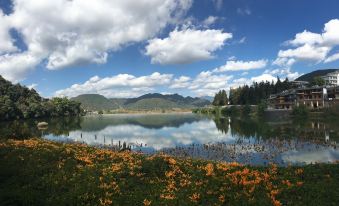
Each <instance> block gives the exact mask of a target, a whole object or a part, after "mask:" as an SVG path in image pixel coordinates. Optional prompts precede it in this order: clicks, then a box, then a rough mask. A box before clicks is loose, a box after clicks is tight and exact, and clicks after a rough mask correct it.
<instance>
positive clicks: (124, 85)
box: [55, 72, 173, 97]
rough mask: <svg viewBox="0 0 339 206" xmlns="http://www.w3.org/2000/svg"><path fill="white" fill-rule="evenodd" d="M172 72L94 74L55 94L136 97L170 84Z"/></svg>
mask: <svg viewBox="0 0 339 206" xmlns="http://www.w3.org/2000/svg"><path fill="white" fill-rule="evenodd" d="M172 77H173V75H172V74H160V73H158V72H154V73H153V74H151V75H148V76H140V77H136V76H133V75H130V74H118V75H116V76H112V77H105V78H100V77H98V76H94V77H92V78H90V79H89V80H88V81H86V82H84V83H82V84H73V85H72V86H71V87H69V88H66V89H62V90H58V91H56V92H55V96H67V97H74V96H77V95H80V94H101V95H104V96H106V97H135V96H139V95H142V94H144V93H146V92H150V91H153V90H154V87H156V86H163V85H168V84H170V83H171V81H172Z"/></svg>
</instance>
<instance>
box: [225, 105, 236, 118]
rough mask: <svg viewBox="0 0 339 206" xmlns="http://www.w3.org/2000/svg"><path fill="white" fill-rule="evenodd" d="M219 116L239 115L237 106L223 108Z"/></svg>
mask: <svg viewBox="0 0 339 206" xmlns="http://www.w3.org/2000/svg"><path fill="white" fill-rule="evenodd" d="M221 114H222V115H224V116H236V115H239V109H238V107H237V106H231V107H224V108H222V110H221Z"/></svg>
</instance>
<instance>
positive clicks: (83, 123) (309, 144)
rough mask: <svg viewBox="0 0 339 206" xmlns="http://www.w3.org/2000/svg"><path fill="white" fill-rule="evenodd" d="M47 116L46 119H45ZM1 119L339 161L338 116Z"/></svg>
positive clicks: (12, 130)
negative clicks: (327, 119) (286, 118)
mask: <svg viewBox="0 0 339 206" xmlns="http://www.w3.org/2000/svg"><path fill="white" fill-rule="evenodd" d="M39 121H41V120H39ZM44 121H47V122H48V123H49V127H48V128H47V129H46V130H45V131H39V130H38V129H37V127H36V123H37V122H38V121H32V120H31V121H14V122H6V123H0V126H1V127H0V134H1V137H2V138H13V137H17V138H27V137H43V138H47V139H51V140H55V141H67V142H83V143H87V144H90V145H96V146H105V147H113V146H114V148H116V146H117V145H122V144H123V143H127V145H128V146H130V147H131V148H132V149H133V150H137V151H142V152H145V153H156V152H165V153H168V154H171V155H176V156H183V157H193V158H205V159H213V160H223V161H238V162H242V163H248V164H267V163H268V162H275V163H278V164H282V165H284V164H304V163H306V164H308V163H312V162H313V163H314V162H332V161H337V160H339V150H338V149H337V145H336V144H337V141H338V139H339V130H338V128H337V125H336V122H335V121H330V122H324V121H323V120H294V121H292V120H289V121H285V122H265V121H255V120H251V119H246V120H243V119H237V118H234V119H230V118H214V117H207V116H201V115H195V114H152V115H103V116H86V117H81V118H66V119H50V120H44Z"/></svg>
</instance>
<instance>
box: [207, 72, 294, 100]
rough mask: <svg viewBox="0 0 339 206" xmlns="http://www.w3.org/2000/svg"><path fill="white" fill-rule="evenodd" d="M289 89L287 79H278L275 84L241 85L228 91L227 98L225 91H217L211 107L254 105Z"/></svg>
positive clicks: (289, 83)
mask: <svg viewBox="0 0 339 206" xmlns="http://www.w3.org/2000/svg"><path fill="white" fill-rule="evenodd" d="M291 88H292V84H291V82H290V81H289V80H288V79H287V78H286V79H285V80H284V81H281V80H280V79H279V78H278V79H277V81H276V82H273V81H272V82H268V81H266V82H264V81H262V82H260V83H257V82H253V84H252V85H250V86H248V85H243V86H239V87H238V88H233V89H230V93H229V96H228V97H227V94H226V91H225V90H221V91H219V92H218V93H217V94H215V97H214V100H213V105H215V106H223V105H227V102H229V104H231V105H246V104H250V105H256V104H260V103H261V102H262V101H264V100H266V99H268V98H269V96H270V95H271V94H277V93H280V92H282V91H285V90H288V89H291Z"/></svg>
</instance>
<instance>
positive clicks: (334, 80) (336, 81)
mask: <svg viewBox="0 0 339 206" xmlns="http://www.w3.org/2000/svg"><path fill="white" fill-rule="evenodd" d="M321 78H323V79H324V80H325V84H326V85H331V86H339V69H338V70H337V71H334V72H330V73H328V74H326V75H324V76H322V77H321Z"/></svg>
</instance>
